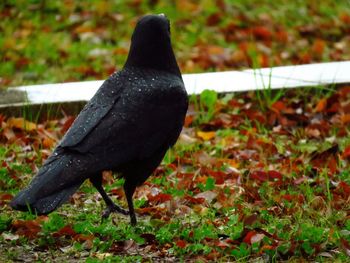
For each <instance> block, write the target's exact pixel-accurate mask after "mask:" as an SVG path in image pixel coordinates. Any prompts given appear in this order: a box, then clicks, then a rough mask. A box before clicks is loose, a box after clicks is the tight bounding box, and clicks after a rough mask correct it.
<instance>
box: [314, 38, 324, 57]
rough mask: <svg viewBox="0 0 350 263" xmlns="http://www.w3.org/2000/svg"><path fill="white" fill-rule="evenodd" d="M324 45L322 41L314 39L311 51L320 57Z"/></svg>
mask: <svg viewBox="0 0 350 263" xmlns="http://www.w3.org/2000/svg"><path fill="white" fill-rule="evenodd" d="M325 46H326V43H325V41H324V40H322V39H316V41H315V42H314V44H313V46H312V51H313V53H315V55H318V56H322V55H323V51H324V49H325Z"/></svg>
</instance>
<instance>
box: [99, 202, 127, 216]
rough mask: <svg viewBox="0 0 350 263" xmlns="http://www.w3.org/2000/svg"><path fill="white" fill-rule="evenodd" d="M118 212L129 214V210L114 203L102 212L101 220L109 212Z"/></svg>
mask: <svg viewBox="0 0 350 263" xmlns="http://www.w3.org/2000/svg"><path fill="white" fill-rule="evenodd" d="M115 212H117V213H120V214H122V215H129V211H128V210H125V209H123V208H121V207H120V206H117V205H116V204H114V205H112V206H108V207H107V208H106V209H105V210H104V211H103V213H102V220H103V219H107V218H108V217H109V215H110V214H111V213H115Z"/></svg>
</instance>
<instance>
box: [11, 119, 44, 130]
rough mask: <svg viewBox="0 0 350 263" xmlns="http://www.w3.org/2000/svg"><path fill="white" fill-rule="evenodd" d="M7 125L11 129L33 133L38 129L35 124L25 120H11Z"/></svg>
mask: <svg viewBox="0 0 350 263" xmlns="http://www.w3.org/2000/svg"><path fill="white" fill-rule="evenodd" d="M7 125H8V126H9V127H11V128H17V129H21V130H24V131H33V130H36V129H37V125H36V124H35V123H33V122H30V121H27V120H25V119H24V118H9V119H8V120H7Z"/></svg>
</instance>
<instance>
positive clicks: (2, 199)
mask: <svg viewBox="0 0 350 263" xmlns="http://www.w3.org/2000/svg"><path fill="white" fill-rule="evenodd" d="M12 198H13V195H12V194H8V193H3V194H0V207H2V206H4V205H5V204H7V203H8V202H9V201H10V200H12Z"/></svg>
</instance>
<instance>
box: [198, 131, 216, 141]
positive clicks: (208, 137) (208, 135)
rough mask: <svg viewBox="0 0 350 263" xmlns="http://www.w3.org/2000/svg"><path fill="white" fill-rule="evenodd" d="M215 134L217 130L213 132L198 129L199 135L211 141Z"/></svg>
mask: <svg viewBox="0 0 350 263" xmlns="http://www.w3.org/2000/svg"><path fill="white" fill-rule="evenodd" d="M215 135H216V132H215V131H212V132H203V131H197V137H199V138H201V139H203V140H204V141H209V140H211V139H213V138H214V137H215Z"/></svg>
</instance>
